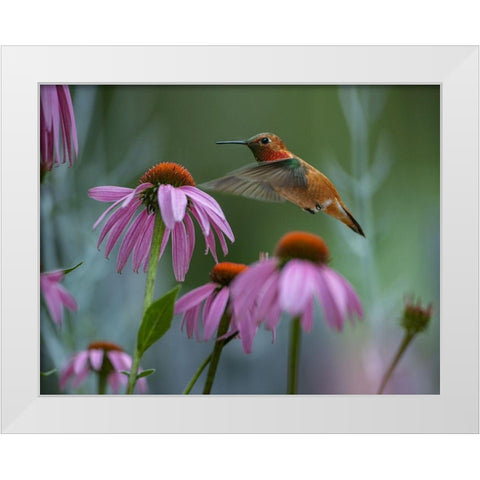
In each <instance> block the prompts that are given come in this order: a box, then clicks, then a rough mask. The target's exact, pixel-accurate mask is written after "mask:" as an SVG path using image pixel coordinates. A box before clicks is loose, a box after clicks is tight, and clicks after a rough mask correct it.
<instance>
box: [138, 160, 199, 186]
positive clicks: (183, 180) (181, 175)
mask: <svg viewBox="0 0 480 480" xmlns="http://www.w3.org/2000/svg"><path fill="white" fill-rule="evenodd" d="M147 182H150V183H151V184H152V185H154V186H158V185H162V184H163V185H173V186H174V187H183V186H184V185H190V186H192V187H194V186H195V181H194V180H193V177H192V175H190V172H189V171H188V170H187V169H186V168H185V167H182V166H181V165H178V164H177V163H173V162H162V163H158V164H157V165H155V166H153V167H152V168H150V169H149V170H147V171H146V172H145V173H144V174H143V176H142V178H140V183H147Z"/></svg>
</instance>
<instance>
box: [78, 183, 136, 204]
mask: <svg viewBox="0 0 480 480" xmlns="http://www.w3.org/2000/svg"><path fill="white" fill-rule="evenodd" d="M133 191H134V190H133V188H126V187H115V186H104V187H93V188H91V189H90V190H89V191H88V196H89V197H90V198H93V199H94V200H97V201H99V202H116V201H117V200H123V199H124V198H125V197H126V196H128V195H129V194H130V193H132V192H133Z"/></svg>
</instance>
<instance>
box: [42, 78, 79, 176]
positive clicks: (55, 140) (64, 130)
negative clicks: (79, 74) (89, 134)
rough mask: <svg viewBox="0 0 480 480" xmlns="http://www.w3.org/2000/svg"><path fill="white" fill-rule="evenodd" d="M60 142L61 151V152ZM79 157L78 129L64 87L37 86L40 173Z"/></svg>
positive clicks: (68, 96)
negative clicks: (38, 93)
mask: <svg viewBox="0 0 480 480" xmlns="http://www.w3.org/2000/svg"><path fill="white" fill-rule="evenodd" d="M60 143H61V150H60ZM77 155H78V139H77V128H76V126H75V116H74V114H73V106H72V99H71V97H70V91H69V90H68V86H67V85H41V86H40V172H41V174H42V175H44V174H45V172H47V171H49V170H51V169H52V167H53V165H60V163H65V162H66V161H68V163H69V164H70V166H72V165H73V162H74V161H75V158H76V156H77Z"/></svg>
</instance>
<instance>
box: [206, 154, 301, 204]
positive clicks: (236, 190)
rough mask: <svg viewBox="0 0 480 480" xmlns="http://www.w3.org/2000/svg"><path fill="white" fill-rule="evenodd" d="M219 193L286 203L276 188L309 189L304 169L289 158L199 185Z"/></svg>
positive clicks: (261, 164) (248, 167) (252, 166)
mask: <svg viewBox="0 0 480 480" xmlns="http://www.w3.org/2000/svg"><path fill="white" fill-rule="evenodd" d="M199 186H200V187H203V188H206V189H210V190H215V191H217V192H225V193H233V194H235V195H243V196H244V197H249V198H255V199H257V200H266V201H269V202H283V201H285V199H284V198H283V197H281V196H280V195H279V194H278V193H277V192H276V191H275V188H276V187H277V188H293V187H297V188H298V187H299V188H307V177H306V171H305V167H304V166H303V165H302V164H301V163H300V161H299V160H297V159H296V158H286V159H282V160H276V161H273V162H264V163H260V164H258V163H255V164H252V165H247V166H246V167H243V168H239V169H238V170H234V171H233V172H230V173H229V174H228V175H226V176H225V177H221V178H217V179H215V180H211V181H209V182H206V183H202V184H201V185H199Z"/></svg>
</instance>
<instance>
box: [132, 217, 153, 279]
mask: <svg viewBox="0 0 480 480" xmlns="http://www.w3.org/2000/svg"><path fill="white" fill-rule="evenodd" d="M154 222H155V214H153V213H152V214H150V215H147V218H146V219H145V223H144V226H143V229H142V231H141V232H138V236H139V240H138V242H137V243H136V244H135V247H134V248H133V257H132V268H133V271H134V272H135V273H138V269H139V268H140V266H141V265H142V262H143V261H144V259H145V258H148V255H149V253H150V245H151V243H152V235H153V225H154Z"/></svg>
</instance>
